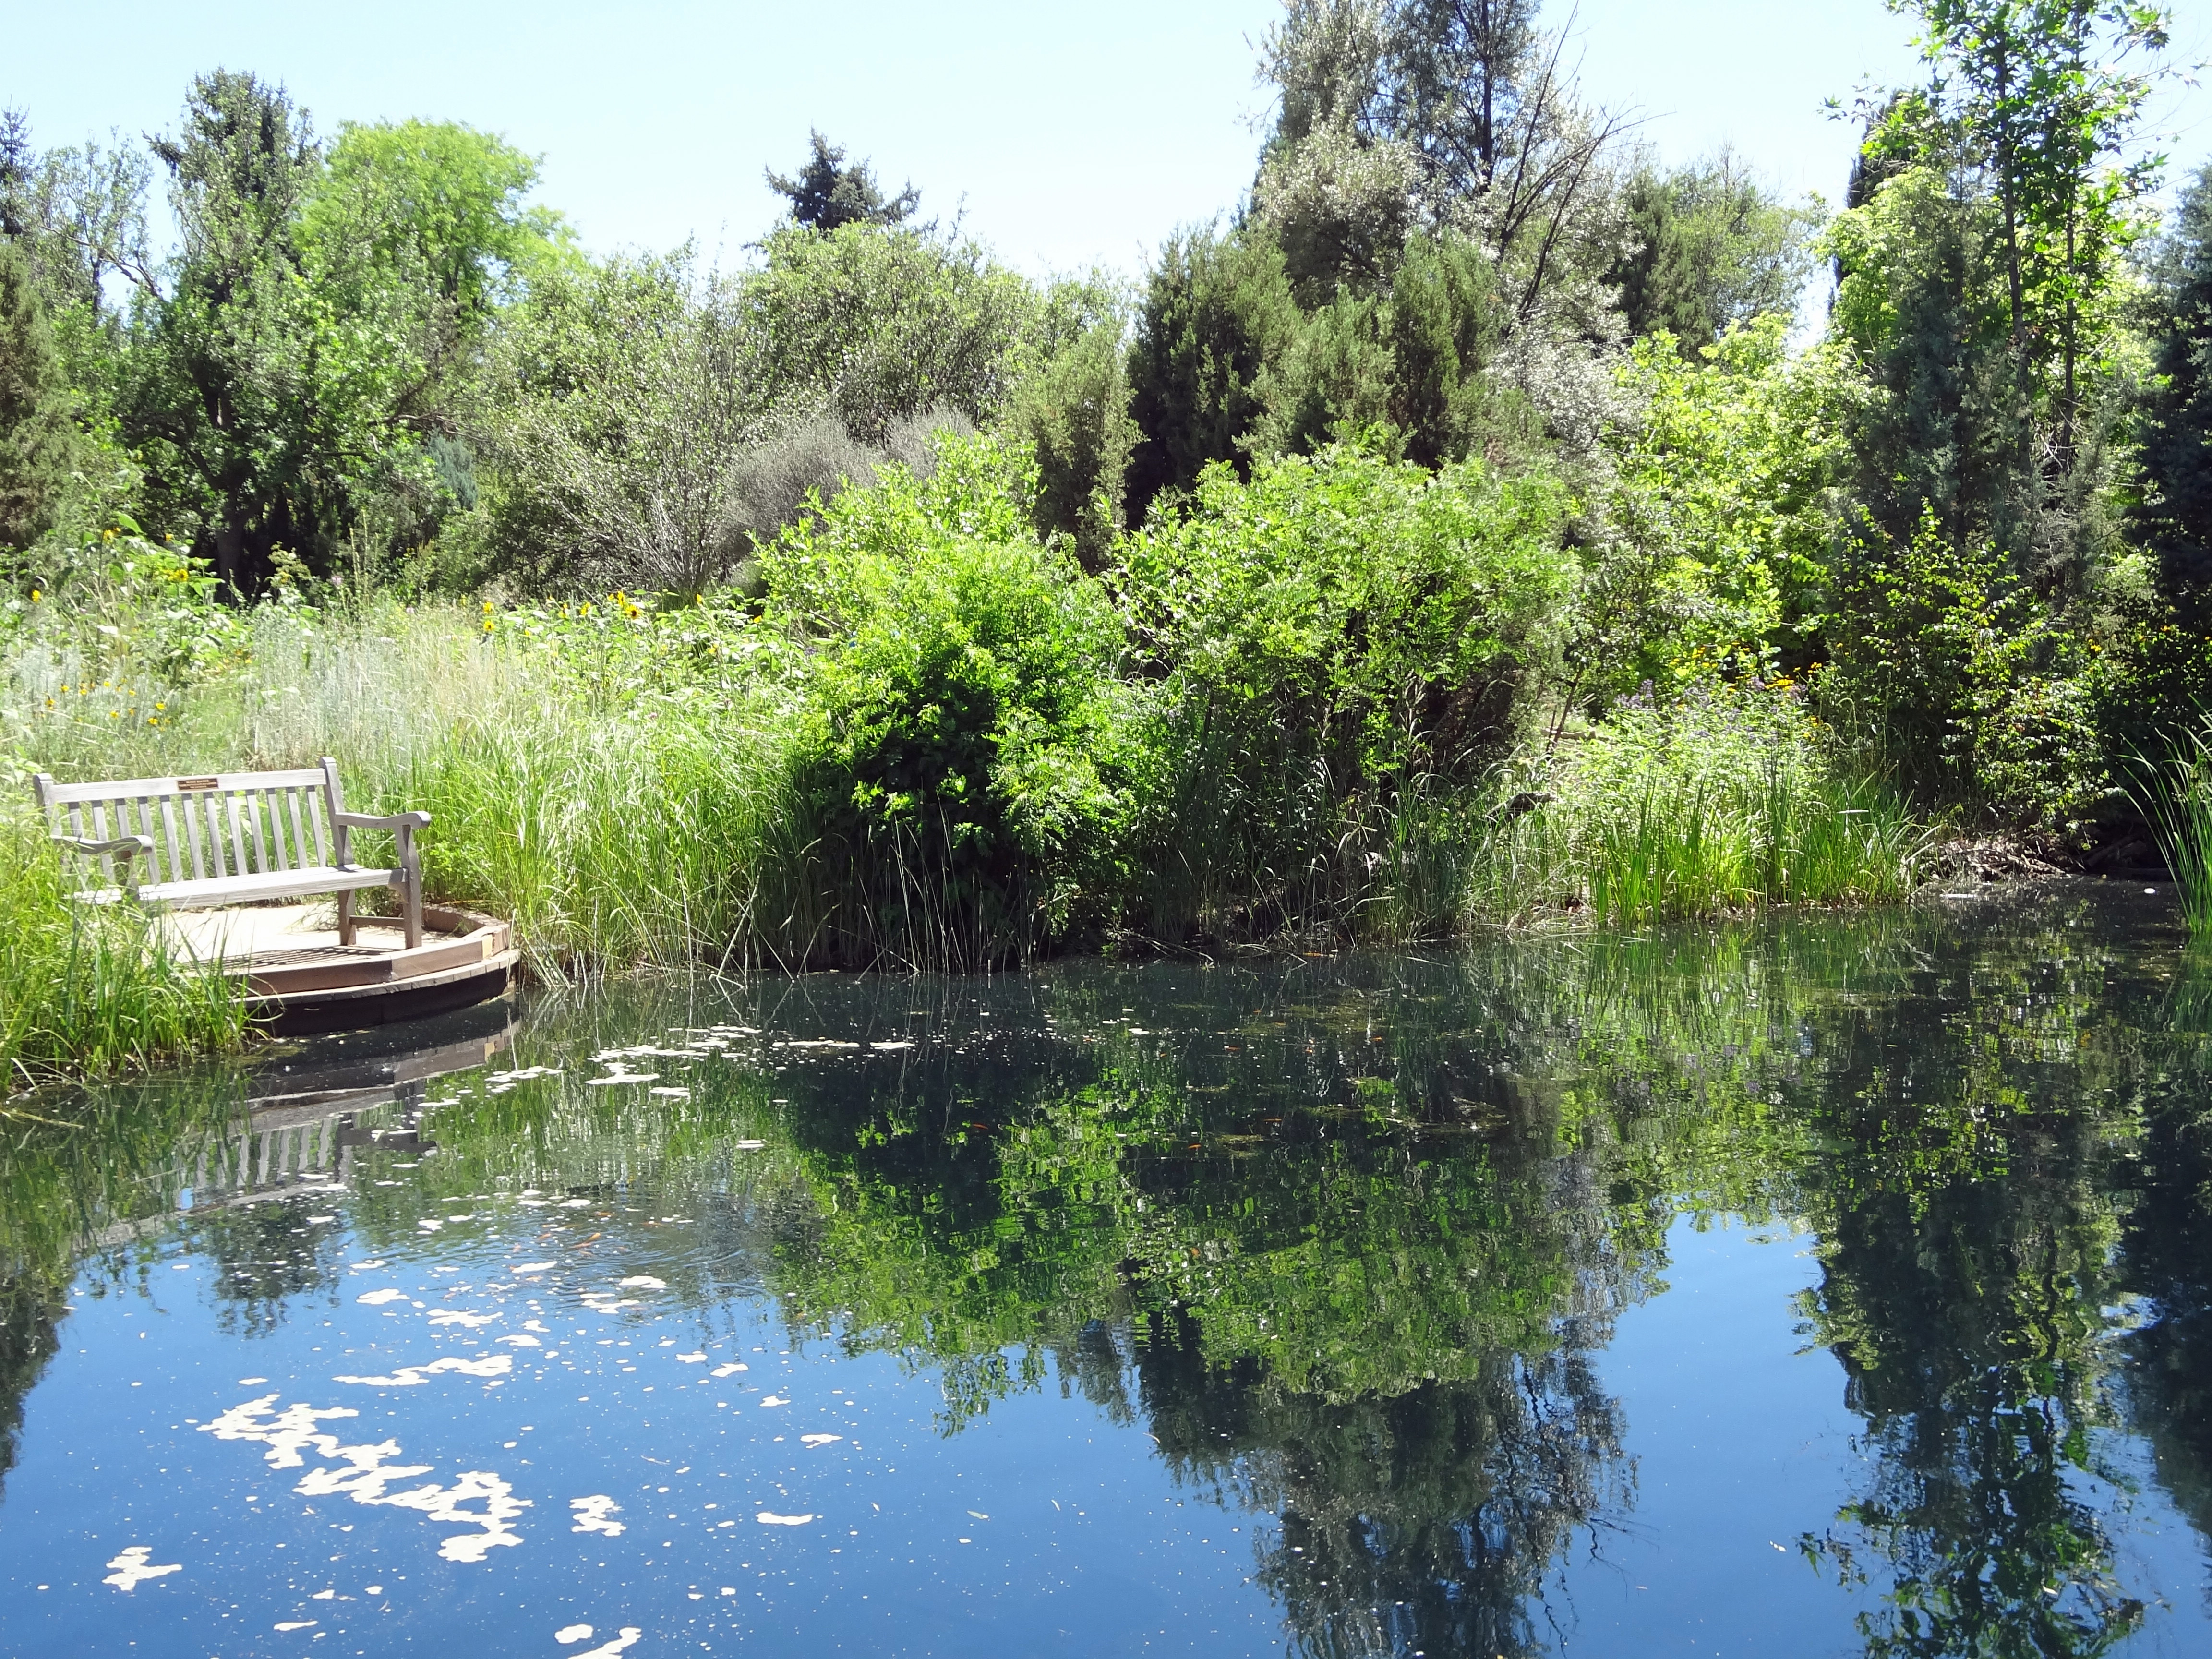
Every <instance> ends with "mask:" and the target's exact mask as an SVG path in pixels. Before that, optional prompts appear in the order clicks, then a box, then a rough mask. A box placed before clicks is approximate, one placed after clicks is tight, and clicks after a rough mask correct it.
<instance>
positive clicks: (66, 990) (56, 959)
mask: <svg viewBox="0 0 2212 1659" xmlns="http://www.w3.org/2000/svg"><path fill="white" fill-rule="evenodd" d="M19 788H20V786H16V787H15V788H11V790H10V793H11V794H15V793H16V789H19ZM82 874H83V872H82V869H78V870H76V871H64V869H63V868H62V866H61V860H59V859H58V857H57V856H56V854H55V852H54V849H53V848H52V845H51V844H49V843H48V842H47V841H46V824H45V823H44V822H43V821H42V820H40V819H38V818H36V817H34V816H33V814H32V813H31V812H30V811H28V802H27V800H26V799H24V798H23V797H22V795H21V794H16V799H15V801H13V802H11V803H10V804H9V807H8V809H7V810H6V811H5V812H4V815H0V1067H4V1068H5V1069H6V1070H7V1071H8V1072H9V1073H10V1078H11V1081H10V1088H11V1091H12V1089H13V1088H14V1087H15V1085H20V1084H21V1083H23V1082H26V1081H30V1080H33V1079H38V1078H40V1077H41V1076H47V1075H52V1074H54V1073H80V1074H81V1073H100V1072H108V1071H113V1070H116V1069H118V1068H122V1067H127V1066H144V1065H147V1064H149V1063H152V1062H154V1061H156V1060H174V1059H178V1058H180V1057H182V1056H185V1055H187V1054H195V1053H208V1052H212V1051H219V1050H222V1049H226V1048H234V1047H236V1046H237V1045H238V1043H239V1042H240V1040H241V1038H242V1037H243V1036H244V1033H245V1029H246V1010H245V1005H244V1003H243V1002H242V1001H241V1000H240V998H239V996H238V995H237V994H236V991H235V988H234V987H233V986H232V985H230V984H229V983H228V981H225V980H224V979H223V978H222V975H219V974H216V973H214V972H211V971H210V970H208V969H204V968H203V967H201V966H200V965H199V964H198V963H195V962H192V961H191V960H190V959H189V958H187V957H182V956H180V955H179V953H178V952H177V951H175V950H174V949H173V946H172V945H169V944H168V943H167V941H166V940H165V939H163V938H162V937H161V935H160V934H159V933H157V932H156V931H155V930H154V929H153V928H152V927H150V926H149V923H148V921H147V920H146V918H145V917H144V916H143V915H142V914H141V913H139V912H138V911H137V910H136V909H135V908H130V907H125V906H112V907H99V908H94V907H92V906H88V905H82V904H78V903H76V902H73V901H71V900H70V897H69V896H68V894H69V892H70V890H73V889H74V887H75V886H76V879H75V878H81V877H82Z"/></svg>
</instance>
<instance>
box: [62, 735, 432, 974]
mask: <svg viewBox="0 0 2212 1659" xmlns="http://www.w3.org/2000/svg"><path fill="white" fill-rule="evenodd" d="M32 790H33V793H34V794H35V795H36V796H37V799H38V802H39V805H40V808H41V810H42V811H44V812H45V814H46V823H47V827H48V829H49V831H50V832H51V833H52V837H53V839H54V840H55V842H57V843H58V844H59V845H61V846H62V847H64V848H65V849H66V850H68V851H70V852H74V853H77V854H82V855H84V856H87V857H91V858H94V859H97V860H100V861H101V867H102V871H103V873H105V874H106V876H107V878H108V879H109V881H110V883H112V884H111V885H106V886H99V887H94V888H89V889H87V890H84V891H82V892H80V893H78V894H77V895H76V897H77V898H78V899H79V900H80V901H82V902H85V903H88V904H113V903H118V902H121V901H122V900H124V899H125V898H135V899H136V900H137V902H141V903H143V904H147V905H150V906H156V907H167V908H177V909H211V908H218V907H221V906H222V905H227V904H247V903H252V902H257V901H261V900H267V899H280V898H300V897H305V896H308V895H310V894H314V893H335V894H337V898H338V936H339V938H340V939H342V940H343V942H344V943H346V944H348V945H350V944H352V943H353V937H354V932H355V927H356V921H355V917H354V914H353V896H354V894H355V893H356V892H359V891H362V890H365V889H368V888H374V887H389V888H392V889H394V890H397V891H398V894H399V900H400V922H401V927H402V930H403V931H404V933H405V935H406V939H407V948H408V949H410V950H415V949H417V948H419V947H420V946H421V945H422V855H421V852H420V849H419V848H417V847H416V842H415V837H416V834H417V833H418V832H419V831H421V830H422V829H428V827H429V823H430V817H429V814H428V813H427V812H397V813H392V814H388V815H385V816H382V817H378V816H374V815H369V814H364V813H360V812H349V811H346V810H345V796H344V793H343V785H341V783H340V782H339V781H338V768H337V761H336V760H334V759H332V758H331V757H329V756H325V757H323V758H322V762H321V763H320V764H319V766H317V767H315V768H314V769H312V770H310V769H306V768H300V769H294V770H290V771H283V772H227V773H219V774H214V775H207V776H202V777H191V778H126V779H124V780H122V781H118V782H112V783H71V784H58V783H56V782H55V781H53V779H52V777H51V776H50V775H47V774H46V773H43V772H41V773H40V774H38V775H36V776H35V777H33V780H32ZM157 815H158V818H159V826H158V827H159V837H158V839H157V836H156V833H155V832H156V817H157ZM111 816H112V819H113V823H112V824H111V823H110V822H109V820H110V817H111ZM288 816H289V818H290V820H291V823H290V831H291V833H290V835H289V836H287V835H286V833H285V830H286V824H285V819H286V817H288ZM180 818H181V820H182V833H181V835H180V834H179V819H180ZM356 829H381V830H389V831H390V832H392V835H393V836H395V837H396V838H397V840H398V863H397V864H396V865H395V866H393V867H392V868H390V869H376V868H364V867H362V866H356V864H355V863H354V862H353V857H352V850H353V849H352V839H351V834H352V831H354V830H356ZM326 830H327V833H326ZM311 837H312V840H313V853H312V855H311V854H310V851H309V842H310V838H311ZM165 847H166V850H167V854H168V856H167V860H166V862H164V860H162V858H161V853H162V851H163V850H164V848H165ZM333 854H335V856H333ZM187 868H189V870H190V874H189V875H188V874H187V873H186V871H187Z"/></svg>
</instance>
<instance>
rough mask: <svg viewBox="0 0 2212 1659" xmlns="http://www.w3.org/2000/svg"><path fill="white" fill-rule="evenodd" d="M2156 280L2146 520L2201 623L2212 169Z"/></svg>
mask: <svg viewBox="0 0 2212 1659" xmlns="http://www.w3.org/2000/svg"><path fill="white" fill-rule="evenodd" d="M2152 274H2153V276H2154V279H2155V282H2156V286H2157V292H2158V295H2159V300H2160V307H2159V309H2160V313H2161V314H2160V331H2159V333H2160V337H2159V341H2158V372H2159V377H2160V382H2161V385H2160V390H2159V391H2158V392H2157V393H2156V395H2155V397H2154V400H2153V403H2152V406H2151V410H2150V419H2149V420H2148V422H2146V427H2145V431H2144V434H2143V444H2142V459H2143V471H2144V473H2145V475H2146V477H2147V481H2148V483H2149V484H2150V486H2151V488H2150V489H2149V490H2148V491H2147V492H2146V495H2147V500H2146V501H2145V504H2144V506H2143V507H2142V515H2141V524H2142V531H2143V533H2144V536H2145V538H2146V539H2147V540H2148V542H2149V544H2150V545H2151V546H2152V548H2153V549H2154V550H2155V551H2156V552H2157V554H2158V556H2159V567H2160V578H2161V580H2162V583H2163V586H2165V588H2166V592H2167V594H2168V596H2169V597H2170V598H2171V599H2172V600H2173V602H2174V604H2175V605H2177V607H2179V609H2181V610H2182V611H2184V612H2185V614H2186V615H2187V616H2188V617H2190V618H2191V620H2192V621H2197V620H2201V619H2202V618H2203V617H2204V615H2205V614H2206V612H2207V610H2208V608H2212V167H2206V168H2205V169H2204V170H2203V172H2201V173H2198V174H2197V178H2196V179H2195V180H2194V181H2193V182H2192V183H2191V185H2190V186H2189V188H2188V189H2187V190H2186V191H2184V192H2183V193H2182V197H2181V203H2180V206H2179V210H2178V211H2177V212H2176V214H2175V216H2174V223H2173V228H2172V231H2171V232H2170V233H2168V234H2167V236H2166V242H2165V245H2164V246H2163V247H2161V248H2160V252H2159V258H2157V260H2156V261H2155V263H2154V265H2153V267H2152Z"/></svg>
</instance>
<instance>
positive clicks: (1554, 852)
mask: <svg viewBox="0 0 2212 1659" xmlns="http://www.w3.org/2000/svg"><path fill="white" fill-rule="evenodd" d="M1571 749H1572V751H1573V752H1571V754H1570V755H1568V756H1567V757H1565V759H1564V760H1563V761H1562V762H1561V763H1559V765H1558V766H1557V768H1556V769H1554V771H1553V773H1552V775H1551V787H1549V788H1546V789H1526V790H1517V791H1516V793H1515V794H1514V795H1513V796H1512V797H1511V798H1510V799H1507V800H1505V801H1504V802H1503V803H1502V804H1501V805H1500V807H1499V809H1498V811H1497V814H1496V817H1497V818H1498V833H1497V834H1496V835H1495V836H1492V837H1491V838H1490V839H1489V840H1488V841H1487V842H1486V844H1485V846H1484V848H1483V849H1482V855H1481V856H1480V858H1479V859H1478V860H1476V861H1475V867H1474V869H1473V870H1472V871H1471V872H1470V877H1469V890H1468V903H1469V906H1470V908H1471V909H1472V910H1473V911H1474V912H1475V913H1476V914H1478V915H1487V916H1492V917H1499V918H1525V917H1528V916H1531V915H1541V914H1543V913H1545V912H1547V911H1550V912H1564V911H1575V910H1579V911H1583V912H1585V913H1587V914H1588V915H1590V916H1592V917H1594V918H1595V919H1598V920H1601V921H1610V922H1620V923H1632V924H1633V923H1641V922H1645V921H1660V920H1665V919H1668V918H1673V917H1681V916H1692V915H1711V914H1715V913H1721V912H1727V911H1732V910H1742V909H1747V908H1752V907H1753V906H1755V905H1759V904H1765V903H1772V904H1836V903H1852V902H1857V903H1866V902H1881V901H1885V900H1890V899H1895V898H1899V897H1902V896H1904V895H1905V893H1906V892H1907V891H1909V890H1911V886H1912V884H1913V882H1914V879H1915V876H1914V871H1915V866H1916V865H1917V861H1918V860H1919V857H1920V855H1921V854H1922V852H1923V850H1924V848H1925V847H1926V845H1927V842H1928V838H1929V832H1928V831H1927V830H1926V829H1924V828H1923V827H1922V826H1921V825H1919V824H1917V823H1916V822H1915V820H1914V819H1913V818H1912V817H1911V814H1910V813H1909V812H1908V811H1906V809H1905V805H1904V804H1903V803H1902V801H1900V800H1899V799H1898V797H1897V796H1896V795H1895V794H1894V793H1892V792H1890V791H1889V790H1887V789H1886V788H1884V787H1881V785H1880V784H1879V783H1878V782H1875V781H1869V780H1866V779H1863V778H1859V777H1856V776H1853V775H1850V774H1849V773H1847V772H1844V771H1842V770H1840V769H1838V767H1837V766H1836V765H1835V763H1833V761H1832V758H1831V757H1830V756H1829V754H1828V752H1827V751H1826V749H1825V748H1824V747H1823V745H1822V744H1821V742H1820V732H1819V731H1818V729H1817V728H1816V727H1815V726H1814V723H1813V720H1812V719H1811V717H1810V716H1809V715H1808V714H1807V713H1806V711H1805V709H1804V708H1803V707H1802V703H1801V702H1800V701H1799V699H1798V697H1797V696H1796V693H1795V692H1794V690H1791V689H1790V688H1788V687H1781V688H1768V687H1765V686H1760V685H1756V684H1753V685H1747V686H1731V685H1724V684H1711V685H1706V686H1702V687H1699V688H1694V689H1693V690H1692V691H1691V692H1690V693H1688V694H1687V695H1686V696H1684V697H1682V698H1681V699H1680V700H1679V701H1676V702H1664V703H1662V702H1657V701H1656V700H1654V699H1653V698H1652V697H1651V696H1650V694H1649V693H1648V692H1647V693H1644V694H1642V695H1639V696H1637V697H1633V698H1629V699H1626V700H1624V701H1623V702H1621V703H1620V704H1619V705H1617V706H1616V707H1615V708H1614V709H1613V711H1612V713H1611V715H1610V717H1609V718H1608V719H1607V721H1606V722H1605V723H1604V724H1602V725H1601V726H1596V727H1595V728H1594V729H1592V730H1591V731H1590V732H1589V733H1588V734H1587V735H1586V736H1585V737H1584V738H1583V739H1582V740H1581V741H1580V742H1578V743H1576V744H1571Z"/></svg>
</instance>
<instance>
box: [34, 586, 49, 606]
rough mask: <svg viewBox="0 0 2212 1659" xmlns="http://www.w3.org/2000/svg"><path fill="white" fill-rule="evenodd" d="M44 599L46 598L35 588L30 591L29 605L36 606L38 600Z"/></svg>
mask: <svg viewBox="0 0 2212 1659" xmlns="http://www.w3.org/2000/svg"><path fill="white" fill-rule="evenodd" d="M44 598H46V595H45V594H43V593H41V592H39V590H38V589H37V588H35V587H34V588H33V589H32V590H31V603H32V604H33V605H36V604H37V603H38V602H39V601H40V599H44Z"/></svg>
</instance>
